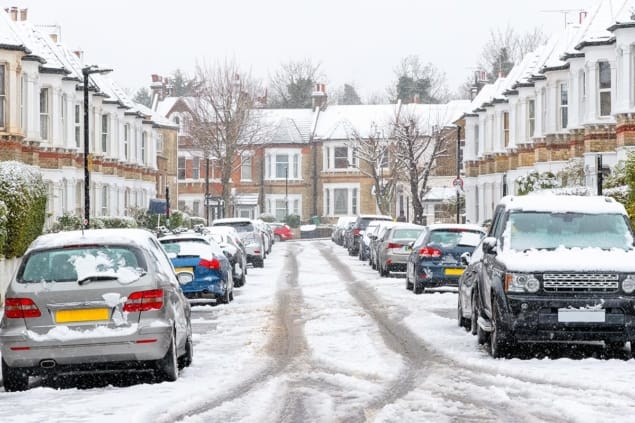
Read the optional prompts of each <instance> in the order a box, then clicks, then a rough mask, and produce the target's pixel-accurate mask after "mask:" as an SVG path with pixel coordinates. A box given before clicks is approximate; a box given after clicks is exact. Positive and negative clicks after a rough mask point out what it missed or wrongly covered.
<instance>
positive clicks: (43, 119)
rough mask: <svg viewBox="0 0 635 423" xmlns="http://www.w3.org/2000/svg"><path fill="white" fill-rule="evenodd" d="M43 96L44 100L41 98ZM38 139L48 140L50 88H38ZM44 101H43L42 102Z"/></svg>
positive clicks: (49, 133)
mask: <svg viewBox="0 0 635 423" xmlns="http://www.w3.org/2000/svg"><path fill="white" fill-rule="evenodd" d="M43 96H44V98H43ZM39 99H40V106H39V110H40V139H42V140H43V141H49V140H50V135H51V132H50V113H51V112H50V111H51V88H50V87H42V88H40V97H39ZM43 100H44V101H43Z"/></svg>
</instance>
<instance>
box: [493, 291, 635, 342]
mask: <svg viewBox="0 0 635 423" xmlns="http://www.w3.org/2000/svg"><path fill="white" fill-rule="evenodd" d="M507 301H508V310H509V311H510V313H509V314H508V319H504V321H503V322H502V323H503V324H504V325H505V326H507V329H508V330H509V331H510V332H511V333H513V334H514V336H515V338H516V339H517V340H519V341H569V342H572V341H607V342H626V341H630V340H635V299H630V298H623V297H622V298H617V297H616V298H610V297H598V298H597V299H589V298H577V299H576V298H562V297H560V298H536V297H528V296H508V299H507ZM598 304H601V308H598V309H595V308H594V309H593V310H589V307H597V305H598ZM566 310H568V311H566ZM571 320H574V321H571Z"/></svg>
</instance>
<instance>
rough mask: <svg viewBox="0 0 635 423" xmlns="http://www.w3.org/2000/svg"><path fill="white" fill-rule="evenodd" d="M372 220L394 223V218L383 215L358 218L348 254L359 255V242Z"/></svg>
mask: <svg viewBox="0 0 635 423" xmlns="http://www.w3.org/2000/svg"><path fill="white" fill-rule="evenodd" d="M371 220H388V221H390V222H392V221H393V218H392V217H390V216H386V215H382V214H362V215H360V216H357V220H355V224H354V225H353V230H352V234H351V236H352V238H351V241H350V242H349V243H348V254H349V255H351V256H356V255H357V254H359V240H360V238H361V236H362V235H363V232H362V231H365V230H366V228H367V227H368V223H369V222H370V221H371Z"/></svg>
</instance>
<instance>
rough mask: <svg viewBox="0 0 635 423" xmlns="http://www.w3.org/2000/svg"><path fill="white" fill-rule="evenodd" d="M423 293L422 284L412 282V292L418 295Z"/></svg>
mask: <svg viewBox="0 0 635 423" xmlns="http://www.w3.org/2000/svg"><path fill="white" fill-rule="evenodd" d="M423 291H424V287H423V284H421V283H418V282H417V281H414V285H413V286H412V292H414V293H415V294H417V295H419V294H423Z"/></svg>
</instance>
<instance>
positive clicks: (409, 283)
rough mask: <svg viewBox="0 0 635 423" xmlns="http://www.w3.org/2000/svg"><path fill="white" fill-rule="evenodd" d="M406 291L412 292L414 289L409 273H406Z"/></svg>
mask: <svg viewBox="0 0 635 423" xmlns="http://www.w3.org/2000/svg"><path fill="white" fill-rule="evenodd" d="M406 289H407V290H411V289H414V288H413V287H412V282H410V276H408V272H407V271H406Z"/></svg>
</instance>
